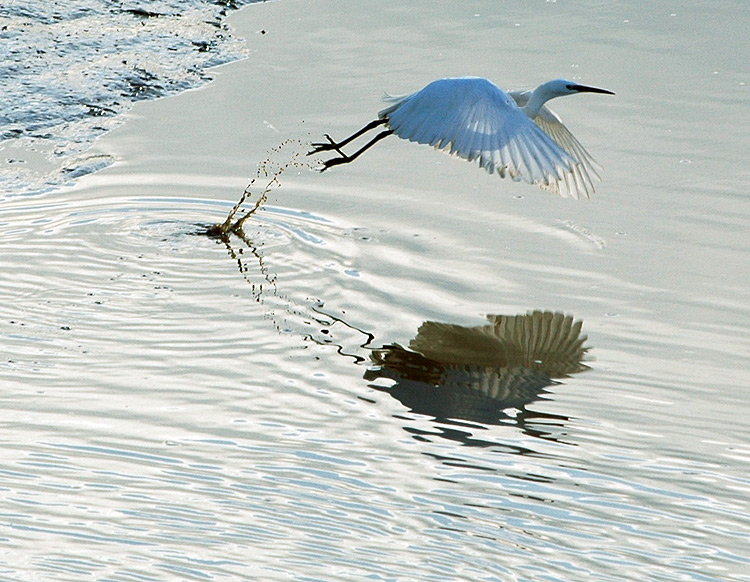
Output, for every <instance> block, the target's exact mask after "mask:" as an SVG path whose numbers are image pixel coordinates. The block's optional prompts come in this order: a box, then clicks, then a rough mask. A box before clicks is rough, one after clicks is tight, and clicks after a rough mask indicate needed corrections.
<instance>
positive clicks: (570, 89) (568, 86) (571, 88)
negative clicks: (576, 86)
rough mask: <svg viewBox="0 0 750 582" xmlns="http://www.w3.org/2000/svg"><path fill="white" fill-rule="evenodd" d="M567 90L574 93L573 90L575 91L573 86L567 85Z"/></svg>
mask: <svg viewBox="0 0 750 582" xmlns="http://www.w3.org/2000/svg"><path fill="white" fill-rule="evenodd" d="M565 88H566V89H567V90H568V91H572V90H573V85H565Z"/></svg>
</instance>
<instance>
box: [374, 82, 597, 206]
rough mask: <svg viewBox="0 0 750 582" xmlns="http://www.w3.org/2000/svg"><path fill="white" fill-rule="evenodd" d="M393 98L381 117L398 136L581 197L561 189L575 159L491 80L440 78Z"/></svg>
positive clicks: (571, 190)
mask: <svg viewBox="0 0 750 582" xmlns="http://www.w3.org/2000/svg"><path fill="white" fill-rule="evenodd" d="M390 99H391V100H392V101H394V104H393V105H391V106H390V107H388V108H386V109H384V110H383V111H381V112H380V113H379V117H380V118H381V119H387V120H388V126H389V127H390V129H392V130H393V132H394V133H395V134H396V135H397V136H399V137H400V138H403V139H407V140H409V141H414V142H417V143H422V144H427V145H431V146H434V147H435V148H436V149H439V150H443V151H446V152H448V153H451V154H454V155H456V156H459V157H461V158H463V159H465V160H468V161H470V162H471V161H474V160H478V161H479V165H480V166H481V167H482V168H484V169H486V170H487V171H488V172H490V173H493V172H497V173H498V174H499V175H500V177H503V178H504V177H506V176H507V177H510V178H512V179H513V180H516V181H520V180H523V181H525V182H528V183H530V184H536V185H538V186H541V187H542V188H545V189H547V190H551V191H553V192H556V193H559V194H562V195H566V194H571V195H572V196H573V197H574V198H577V197H578V190H577V189H570V188H567V189H562V190H561V189H560V188H559V186H558V185H559V184H560V183H561V182H562V183H567V182H568V181H570V180H571V179H572V176H575V171H576V166H577V161H576V159H575V158H574V157H573V156H571V155H570V154H569V153H567V152H566V151H565V150H564V149H562V148H561V147H560V146H559V145H558V144H556V143H555V142H554V141H553V139H552V138H551V137H550V136H548V135H547V134H546V133H545V132H544V131H542V129H540V127H539V126H537V125H536V124H534V122H532V121H531V120H530V119H529V118H528V117H527V116H526V114H525V113H523V111H521V110H520V109H519V107H518V106H517V105H516V103H515V102H514V101H513V99H512V98H511V97H510V96H509V95H508V94H507V93H505V92H504V91H503V90H502V89H500V88H498V87H496V86H495V85H493V84H492V83H491V82H489V81H488V80H487V79H481V78H476V77H463V78H458V79H439V80H437V81H433V82H432V83H430V84H429V85H427V86H426V87H425V88H424V89H422V90H420V91H417V92H416V93H412V94H411V95H406V96H403V97H395V98H390ZM571 137H572V136H571ZM584 192H585V190H584Z"/></svg>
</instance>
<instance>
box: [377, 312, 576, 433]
mask: <svg viewBox="0 0 750 582" xmlns="http://www.w3.org/2000/svg"><path fill="white" fill-rule="evenodd" d="M487 319H488V321H489V323H488V324H487V325H482V326H478V327H463V326H460V325H453V324H447V323H437V322H432V321H428V322H425V323H423V324H422V325H421V326H420V328H419V331H418V332H417V337H416V338H414V339H413V340H411V342H409V349H405V348H403V347H401V346H399V345H391V346H386V347H384V348H382V349H380V350H376V351H375V352H373V354H372V360H373V362H374V363H375V364H376V366H377V367H376V368H374V369H371V370H369V371H368V373H367V375H366V378H367V379H368V380H374V379H376V378H390V379H392V380H395V381H396V383H395V384H394V385H392V386H390V387H388V388H381V389H383V390H385V391H387V392H388V393H390V394H391V395H393V396H394V397H395V398H397V399H398V400H400V401H401V402H402V403H403V404H405V405H406V406H408V407H409V408H411V409H412V410H413V411H415V412H417V413H420V414H425V415H428V416H433V417H436V418H440V419H463V420H469V421H474V422H482V423H485V424H492V423H497V422H498V421H499V420H501V419H504V418H508V416H507V415H506V414H505V413H504V412H503V410H505V409H508V408H515V409H518V410H520V411H521V412H522V413H524V412H525V406H526V405H527V404H529V403H531V402H533V401H535V400H538V399H539V398H540V396H541V394H543V393H544V388H545V387H546V386H549V385H551V384H555V383H556V382H555V380H554V378H564V377H567V376H570V375H571V374H576V373H578V372H581V371H583V370H586V369H588V366H586V365H585V364H583V363H582V361H583V358H584V356H585V354H586V352H587V350H588V348H587V347H584V346H583V344H584V342H585V341H586V336H585V335H582V334H581V326H582V323H581V322H580V321H577V322H575V321H573V318H572V317H571V316H567V315H563V314H562V313H552V312H548V311H533V312H529V313H527V314H525V315H514V316H505V315H491V316H488V318H487ZM537 416H539V415H537Z"/></svg>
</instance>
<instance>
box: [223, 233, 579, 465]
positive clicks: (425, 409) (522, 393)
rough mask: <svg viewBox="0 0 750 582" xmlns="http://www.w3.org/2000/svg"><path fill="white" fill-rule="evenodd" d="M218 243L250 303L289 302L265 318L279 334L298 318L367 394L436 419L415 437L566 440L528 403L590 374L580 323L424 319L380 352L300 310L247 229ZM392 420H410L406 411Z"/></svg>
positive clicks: (318, 311) (528, 316) (474, 441)
mask: <svg viewBox="0 0 750 582" xmlns="http://www.w3.org/2000/svg"><path fill="white" fill-rule="evenodd" d="M217 238H219V239H220V240H221V241H222V243H223V244H224V245H225V247H226V249H227V253H228V255H229V256H230V257H231V258H232V260H233V261H235V262H236V264H237V268H238V270H239V272H240V274H241V275H242V277H243V278H244V279H245V281H246V282H247V283H248V284H249V285H250V286H251V289H252V296H253V299H254V300H255V301H256V302H258V303H266V302H268V301H269V300H270V299H272V298H273V299H275V300H277V301H278V300H280V301H281V303H282V304H283V314H280V313H279V312H278V311H274V312H273V315H271V316H270V317H269V318H270V319H271V320H272V321H273V324H274V327H275V328H276V329H277V330H279V331H281V330H284V331H288V330H289V328H290V326H289V321H288V320H296V322H297V324H296V325H295V326H294V327H296V331H297V332H298V333H299V335H301V336H302V337H303V339H304V341H310V342H315V343H317V344H320V345H326V346H334V347H336V351H337V353H338V354H339V355H342V356H345V357H348V358H351V359H352V361H353V362H354V363H355V364H362V365H367V366H368V367H367V370H366V371H365V373H364V379H365V380H367V381H368V385H369V387H371V388H373V389H375V390H378V391H380V392H383V393H386V394H389V395H390V396H391V397H393V398H394V399H396V400H398V401H399V402H400V403H401V404H403V405H404V406H405V407H406V408H407V409H409V411H410V412H411V413H414V414H417V415H420V416H423V417H429V418H431V419H432V420H433V423H434V427H435V430H434V431H427V430H425V429H424V428H417V427H416V426H409V425H405V426H404V430H405V431H406V432H408V433H410V434H411V435H413V437H414V438H415V439H417V440H429V439H430V438H431V437H442V438H446V439H449V440H454V441H458V442H461V443H462V444H466V445H473V446H492V447H498V444H499V443H498V442H497V441H490V440H483V439H480V438H477V437H476V436H475V433H476V431H477V430H483V429H487V428H488V427H489V426H492V425H504V426H513V427H517V428H518V429H519V430H521V431H522V433H523V434H525V435H528V436H532V437H536V438H540V439H544V440H550V441H555V442H562V441H561V440H560V438H559V437H557V436H554V435H555V434H558V435H559V434H560V433H561V432H562V431H563V430H564V427H565V423H566V422H567V421H569V420H570V419H569V417H567V416H562V415H556V414H550V413H545V412H541V411H536V410H530V409H529V408H528V405H530V404H532V403H534V402H537V401H542V400H548V399H549V398H548V397H546V395H547V394H549V392H548V391H547V388H548V387H549V386H552V385H556V384H560V383H561V382H560V380H561V379H564V378H568V377H570V376H572V375H574V374H578V373H580V372H583V371H585V370H588V369H589V366H587V365H586V364H585V363H584V359H585V358H586V354H587V352H588V350H589V349H590V348H589V347H588V346H585V345H584V344H585V342H586V340H587V336H586V335H585V334H583V333H582V326H583V322H582V321H580V320H575V319H574V318H573V317H572V316H571V315H565V314H562V313H559V312H552V311H542V310H535V311H529V312H528V313H525V314H520V315H488V316H487V323H486V324H484V325H479V326H473V327H467V326H461V325H456V324H450V323H440V322H435V321H426V322H424V323H423V324H422V325H421V326H420V327H419V329H418V331H417V334H416V336H415V337H414V339H412V340H411V341H410V342H409V345H408V347H402V346H400V345H398V344H385V345H382V347H375V343H376V338H375V335H374V334H373V333H371V332H368V331H367V330H364V329H361V328H359V327H357V326H354V325H352V324H350V323H349V322H347V321H346V320H345V319H344V318H342V317H340V316H335V315H333V314H331V313H327V312H326V310H325V309H324V303H323V302H322V301H316V302H315V303H312V304H310V305H297V304H295V302H294V301H293V300H291V299H289V298H288V297H286V296H285V295H284V294H283V293H282V292H281V291H280V283H279V281H278V277H277V275H276V273H274V272H273V271H272V269H270V268H269V267H268V265H267V264H266V262H265V261H264V258H263V255H262V249H261V247H260V246H259V245H258V244H256V243H254V242H253V240H252V239H251V238H250V237H249V236H248V235H247V233H246V232H245V231H244V230H238V231H235V232H234V233H229V234H222V235H220V236H218V237H217ZM334 327H339V328H340V327H345V328H347V331H348V332H349V333H350V334H351V332H354V333H355V334H356V335H359V337H360V338H361V340H360V341H359V342H357V345H358V347H357V348H356V349H352V348H351V347H344V346H343V345H339V344H337V343H336V341H335V340H334V339H333V332H332V328H334ZM384 383H387V384H388V385H385V384H384ZM362 399H363V400H369V399H368V398H367V397H364V396H363V397H362ZM394 416H395V417H396V418H399V419H401V420H408V421H413V420H414V419H413V418H409V416H408V414H397V415H394ZM552 429H554V430H552ZM507 448H508V452H512V453H515V454H524V455H533V454H535V452H534V451H532V450H530V449H524V448H522V447H516V446H510V445H508V446H507Z"/></svg>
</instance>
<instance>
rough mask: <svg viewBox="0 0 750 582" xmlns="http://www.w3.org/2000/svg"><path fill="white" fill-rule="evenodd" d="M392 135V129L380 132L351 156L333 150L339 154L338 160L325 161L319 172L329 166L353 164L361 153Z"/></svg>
mask: <svg viewBox="0 0 750 582" xmlns="http://www.w3.org/2000/svg"><path fill="white" fill-rule="evenodd" d="M392 133H393V130H392V129H386V130H385V131H381V132H380V133H379V134H378V135H376V136H375V137H374V138H372V139H371V140H370V141H369V142H367V143H366V144H365V145H363V146H362V147H361V148H359V149H358V150H357V151H356V152H354V153H353V154H352V155H351V156H347V155H346V154H344V153H343V152H341V151H339V149H338V148H335V149H336V151H337V152H338V153H340V154H341V157H340V158H332V159H330V160H327V161H325V162H323V168H322V169H321V170H320V171H321V172H325V171H326V170H327V169H328V168H330V167H331V166H338V165H340V164H348V163H349V162H353V161H354V160H356V159H357V158H358V157H359V155H360V154H361V153H362V152H364V151H365V150H368V149H370V148H371V147H372V146H374V145H375V144H376V143H378V142H379V141H380V140H381V139H384V138H386V137H388V136H389V135H391V134H392Z"/></svg>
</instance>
